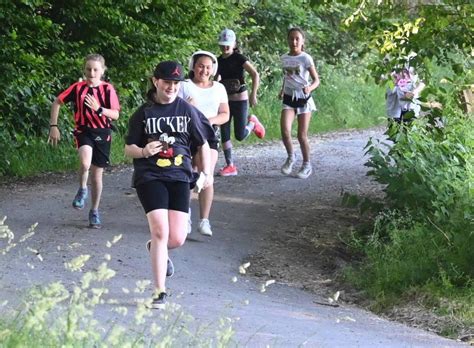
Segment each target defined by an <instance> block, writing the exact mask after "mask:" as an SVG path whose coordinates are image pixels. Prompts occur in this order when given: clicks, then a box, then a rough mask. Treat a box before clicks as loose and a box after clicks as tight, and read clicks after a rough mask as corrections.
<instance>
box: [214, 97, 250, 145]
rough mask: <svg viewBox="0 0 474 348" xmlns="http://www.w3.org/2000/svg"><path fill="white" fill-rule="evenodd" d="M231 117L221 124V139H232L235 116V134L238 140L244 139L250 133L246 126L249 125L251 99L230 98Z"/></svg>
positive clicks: (223, 140)
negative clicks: (236, 99)
mask: <svg viewBox="0 0 474 348" xmlns="http://www.w3.org/2000/svg"><path fill="white" fill-rule="evenodd" d="M229 109H230V117H229V121H227V122H226V123H224V124H223V125H222V126H221V139H222V143H225V142H227V141H229V140H230V126H231V123H232V118H234V136H235V139H237V140H238V141H242V140H244V139H245V138H246V137H247V136H248V135H249V131H248V129H247V128H245V126H246V125H247V122H248V121H247V118H248V116H249V101H248V100H239V101H233V100H229Z"/></svg>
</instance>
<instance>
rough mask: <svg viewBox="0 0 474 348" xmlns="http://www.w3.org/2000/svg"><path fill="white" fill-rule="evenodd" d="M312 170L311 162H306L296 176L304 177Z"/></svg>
mask: <svg viewBox="0 0 474 348" xmlns="http://www.w3.org/2000/svg"><path fill="white" fill-rule="evenodd" d="M312 172H313V168H312V167H311V163H306V164H303V165H302V166H301V169H300V170H299V172H298V174H296V176H297V177H298V178H300V179H306V178H307V177H308V176H310V175H311V173H312Z"/></svg>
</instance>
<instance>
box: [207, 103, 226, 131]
mask: <svg viewBox="0 0 474 348" xmlns="http://www.w3.org/2000/svg"><path fill="white" fill-rule="evenodd" d="M229 117H230V111H229V104H228V103H220V104H219V109H218V110H217V115H216V116H214V117H211V118H209V123H210V124H211V125H217V126H220V125H221V124H224V123H226V122H227V121H229Z"/></svg>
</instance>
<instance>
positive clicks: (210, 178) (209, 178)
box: [203, 174, 214, 190]
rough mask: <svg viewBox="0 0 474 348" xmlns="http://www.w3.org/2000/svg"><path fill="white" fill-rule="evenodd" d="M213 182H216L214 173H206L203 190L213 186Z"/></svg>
mask: <svg viewBox="0 0 474 348" xmlns="http://www.w3.org/2000/svg"><path fill="white" fill-rule="evenodd" d="M213 184H214V175H212V174H208V175H206V180H205V181H204V186H203V190H205V189H206V188H208V187H209V186H212V185H213Z"/></svg>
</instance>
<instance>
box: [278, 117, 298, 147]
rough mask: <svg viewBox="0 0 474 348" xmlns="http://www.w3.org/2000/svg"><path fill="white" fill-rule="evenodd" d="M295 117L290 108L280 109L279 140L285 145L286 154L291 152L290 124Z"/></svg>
mask: <svg viewBox="0 0 474 348" xmlns="http://www.w3.org/2000/svg"><path fill="white" fill-rule="evenodd" d="M294 119H295V111H294V110H292V109H283V110H282V111H281V119H280V129H281V140H282V141H283V145H285V149H286V153H287V154H288V155H291V154H293V153H294V152H293V144H292V141H291V125H292V124H293V120H294Z"/></svg>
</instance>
